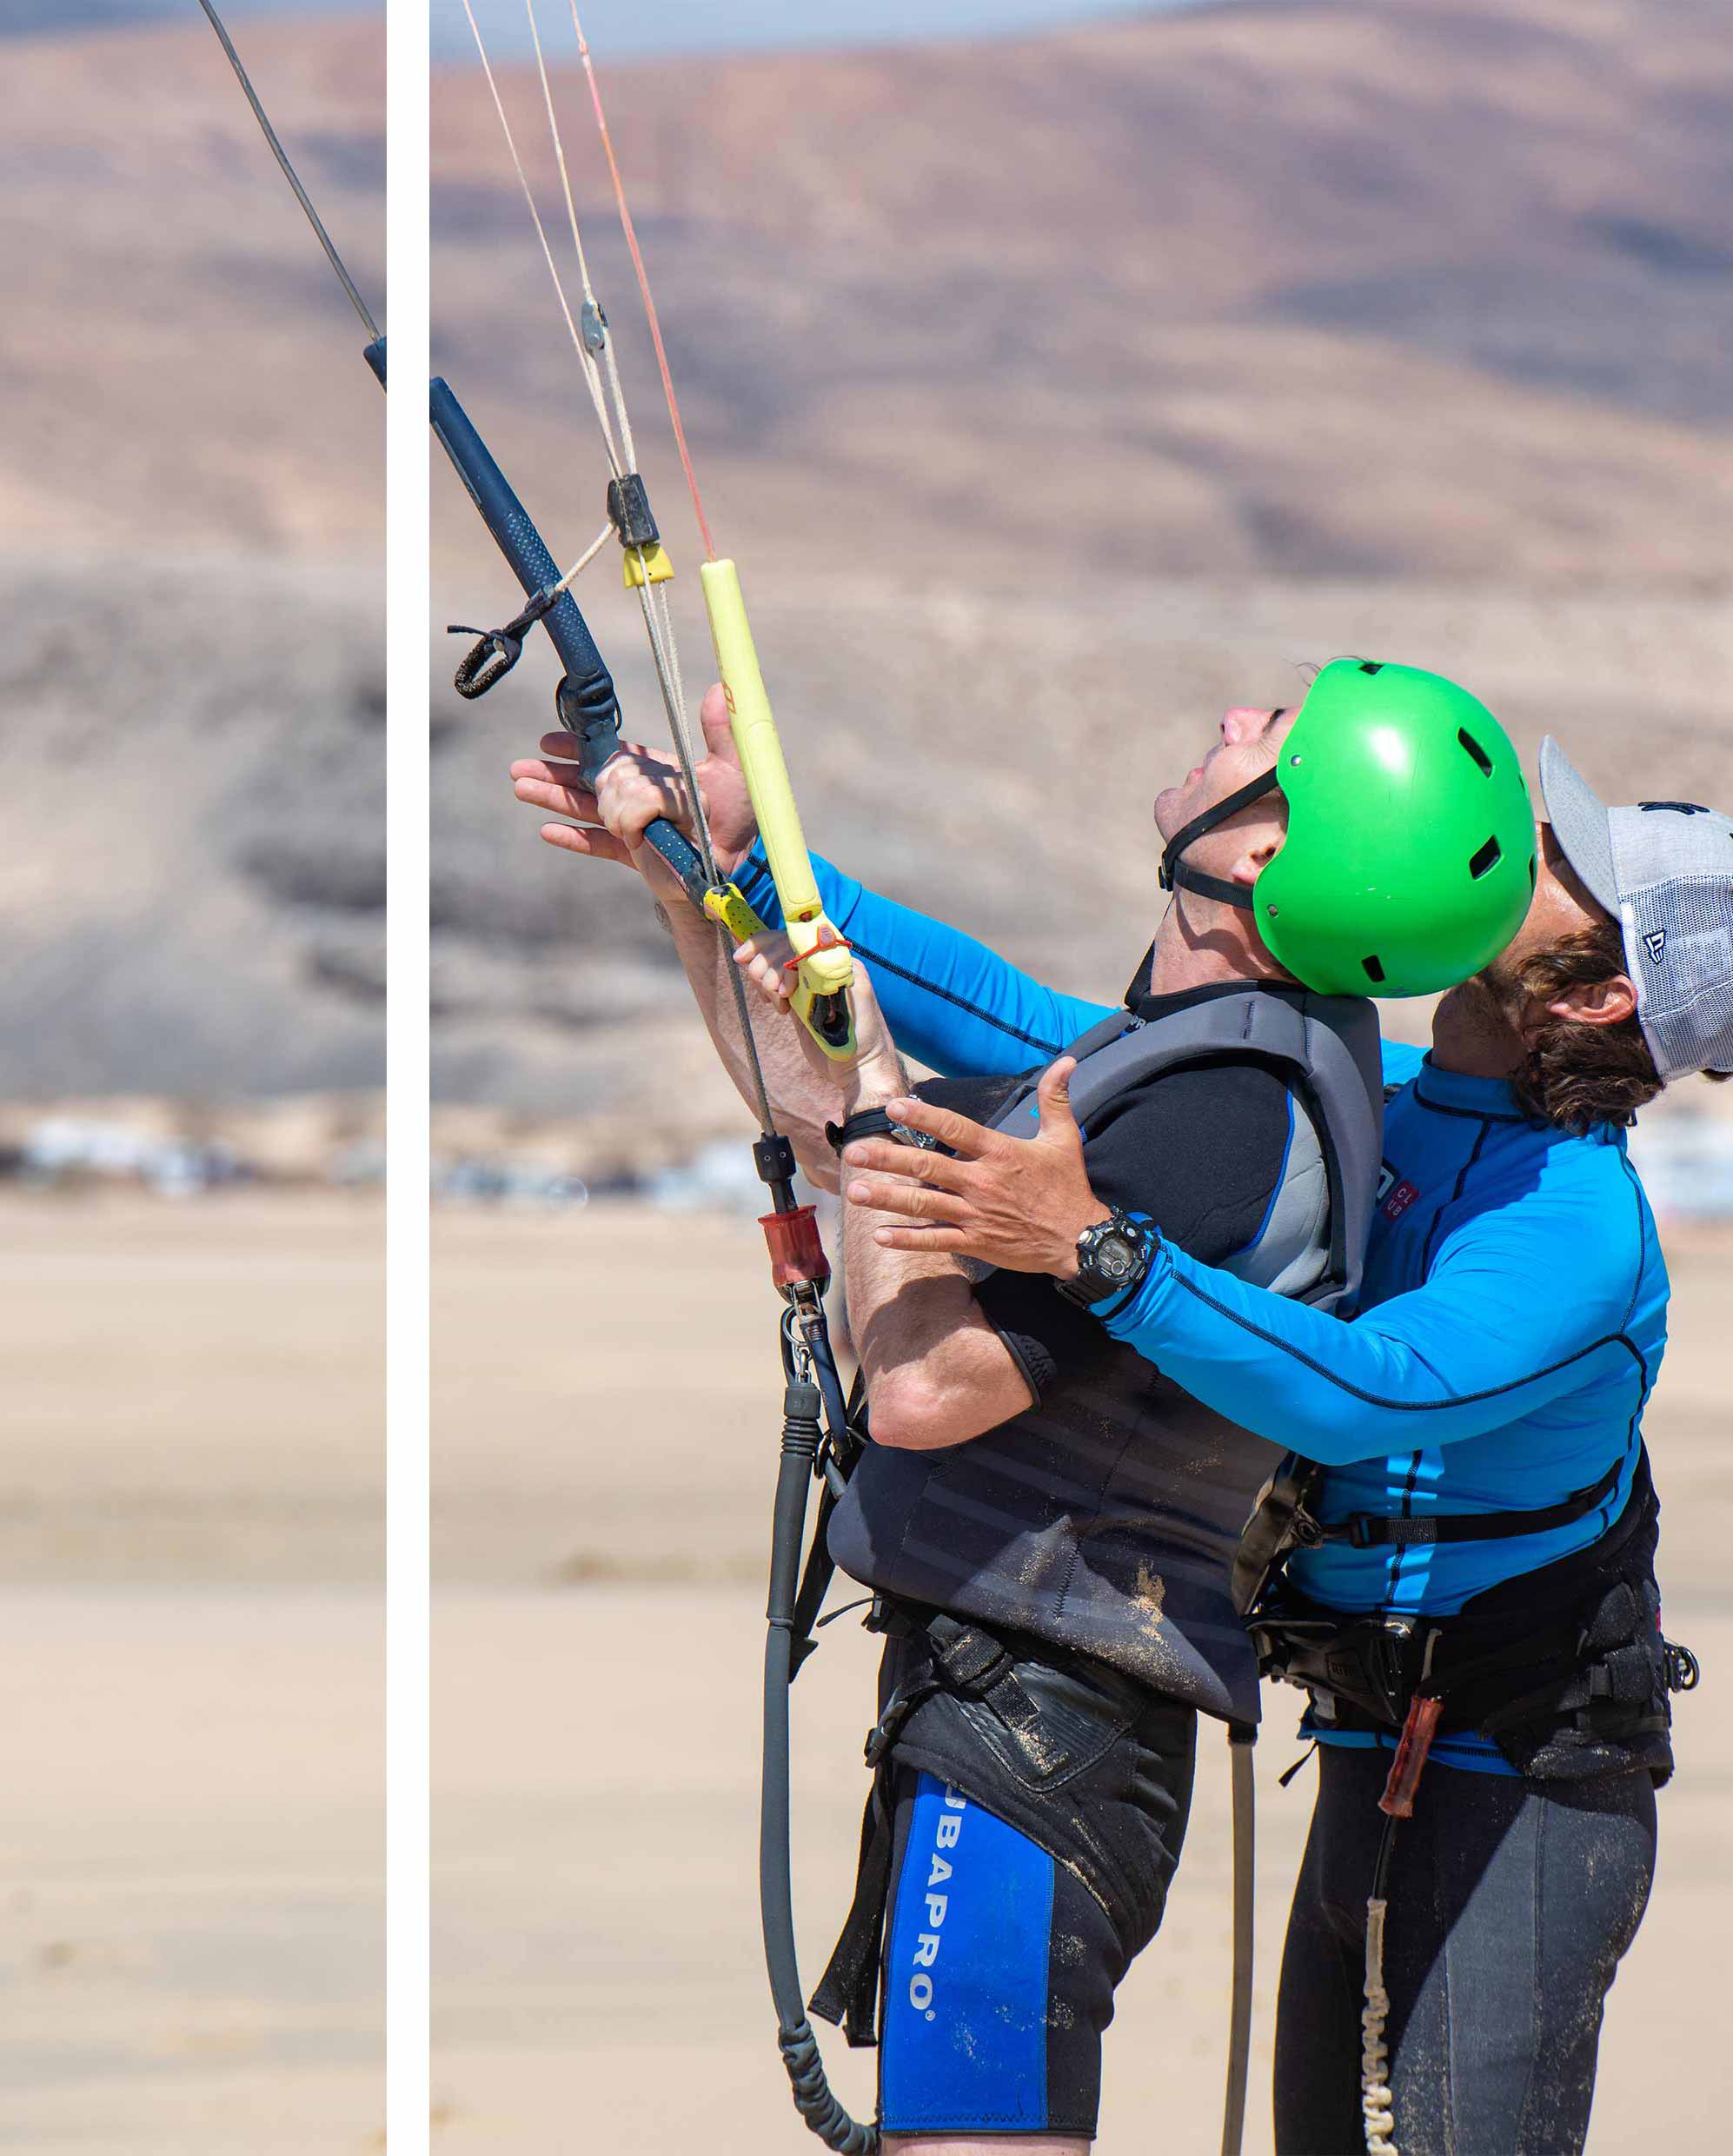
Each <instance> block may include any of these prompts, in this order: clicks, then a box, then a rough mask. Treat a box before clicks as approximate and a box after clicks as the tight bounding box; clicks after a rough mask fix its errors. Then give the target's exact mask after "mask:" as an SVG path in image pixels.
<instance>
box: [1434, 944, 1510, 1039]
mask: <svg viewBox="0 0 1733 2156" xmlns="http://www.w3.org/2000/svg"><path fill="white" fill-rule="evenodd" d="M1444 1001H1445V1002H1446V1003H1449V1004H1453V1005H1454V1006H1455V1007H1456V1008H1455V1009H1454V1011H1453V1013H1452V1015H1453V1016H1454V1017H1455V1018H1456V1020H1457V1021H1458V1022H1459V1023H1462V1024H1464V1025H1465V1026H1467V1027H1468V1028H1471V1030H1472V1031H1473V1032H1474V1033H1476V1034H1477V1035H1480V1036H1481V1037H1482V1038H1483V1039H1491V1038H1494V1037H1497V1036H1499V1035H1503V1036H1506V1037H1508V1038H1509V1040H1510V1041H1511V1048H1512V1049H1513V1051H1514V1052H1515V1054H1516V1055H1517V1057H1520V1055H1521V1054H1522V1048H1523V1029H1522V1021H1523V1017H1524V1013H1525V1011H1526V1010H1527V1008H1528V1004H1529V991H1528V988H1526V986H1525V985H1524V982H1523V980H1522V978H1521V976H1520V975H1518V973H1517V970H1516V968H1514V967H1513V966H1511V965H1510V964H1509V963H1508V962H1507V961H1506V959H1505V957H1504V954H1503V953H1502V952H1501V953H1500V954H1499V955H1498V956H1497V958H1495V959H1494V960H1493V961H1492V962H1491V964H1490V965H1486V966H1483V967H1482V968H1481V969H1480V971H1479V972H1478V973H1477V974H1471V975H1469V977H1468V979H1467V980H1466V981H1464V982H1460V983H1458V985H1457V987H1456V988H1452V989H1451V991H1450V992H1449V994H1448V995H1446V996H1445V997H1444Z"/></svg>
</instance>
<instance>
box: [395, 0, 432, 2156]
mask: <svg viewBox="0 0 1733 2156" xmlns="http://www.w3.org/2000/svg"><path fill="white" fill-rule="evenodd" d="M386 12H387V15H388V46H387V50H388V90H387V96H386V126H387V147H386V190H387V206H386V261H387V290H386V307H387V312H386V328H387V332H388V338H389V343H388V350H389V354H390V380H391V385H392V386H391V392H390V394H389V395H388V396H387V398H386V401H385V403H386V423H385V445H386V446H385V471H386V480H385V494H386V516H387V597H386V644H387V665H388V689H387V703H386V782H387V789H388V791H387V808H386V843H387V847H388V862H387V869H386V910H387V924H388V925H387V933H386V949H387V956H388V967H389V987H388V1015H387V1019H386V1080H387V1084H388V1088H389V1098H388V1107H387V1139H386V1161H387V1174H388V1189H387V1195H386V1281H387V1286H386V1381H385V1392H386V1474H387V1481H388V1498H387V1510H386V1687H387V1704H386V1829H387V1843H386V1865H385V1883H386V1901H387V1914H386V1955H385V1961H386V1986H387V1991H386V2132H387V2139H388V2146H389V2147H390V2149H391V2156H424V2152H425V2151H426V2150H427V2148H428V2134H429V2124H428V2114H429V2109H430V2102H429V2099H430V2079H431V2077H430V2068H429V2061H428V2010H429V2004H430V2000H429V1983H428V1968H429V1960H430V1938H429V1888H428V1862H429V1855H430V1848H429V1831H428V1810H429V1801H428V1775H429V1762H428V1738H429V1711H428V1619H429V1605H428V1499H429V1482H428V648H429V629H428V609H429V594H428V374H429V372H430V369H429V365H428V4H427V0H386Z"/></svg>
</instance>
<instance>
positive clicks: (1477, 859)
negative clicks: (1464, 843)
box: [1468, 838, 1504, 882]
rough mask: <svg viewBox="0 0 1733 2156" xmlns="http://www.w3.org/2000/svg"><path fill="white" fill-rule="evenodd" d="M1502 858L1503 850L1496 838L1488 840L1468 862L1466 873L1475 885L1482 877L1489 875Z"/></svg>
mask: <svg viewBox="0 0 1733 2156" xmlns="http://www.w3.org/2000/svg"><path fill="white" fill-rule="evenodd" d="M1503 859H1504V848H1503V847H1502V846H1501V845H1500V844H1499V843H1498V841H1497V838H1490V839H1488V840H1487V842H1486V843H1485V845H1484V846H1483V847H1482V848H1481V849H1480V851H1479V852H1478V853H1477V854H1476V855H1474V856H1473V857H1472V858H1471V861H1470V862H1469V864H1468V873H1469V874H1470V875H1471V876H1472V877H1473V878H1474V880H1475V882H1479V881H1480V879H1481V877H1482V876H1484V875H1490V874H1491V871H1492V870H1493V869H1494V868H1497V866H1498V863H1499V862H1501V861H1502V860H1503Z"/></svg>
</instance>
